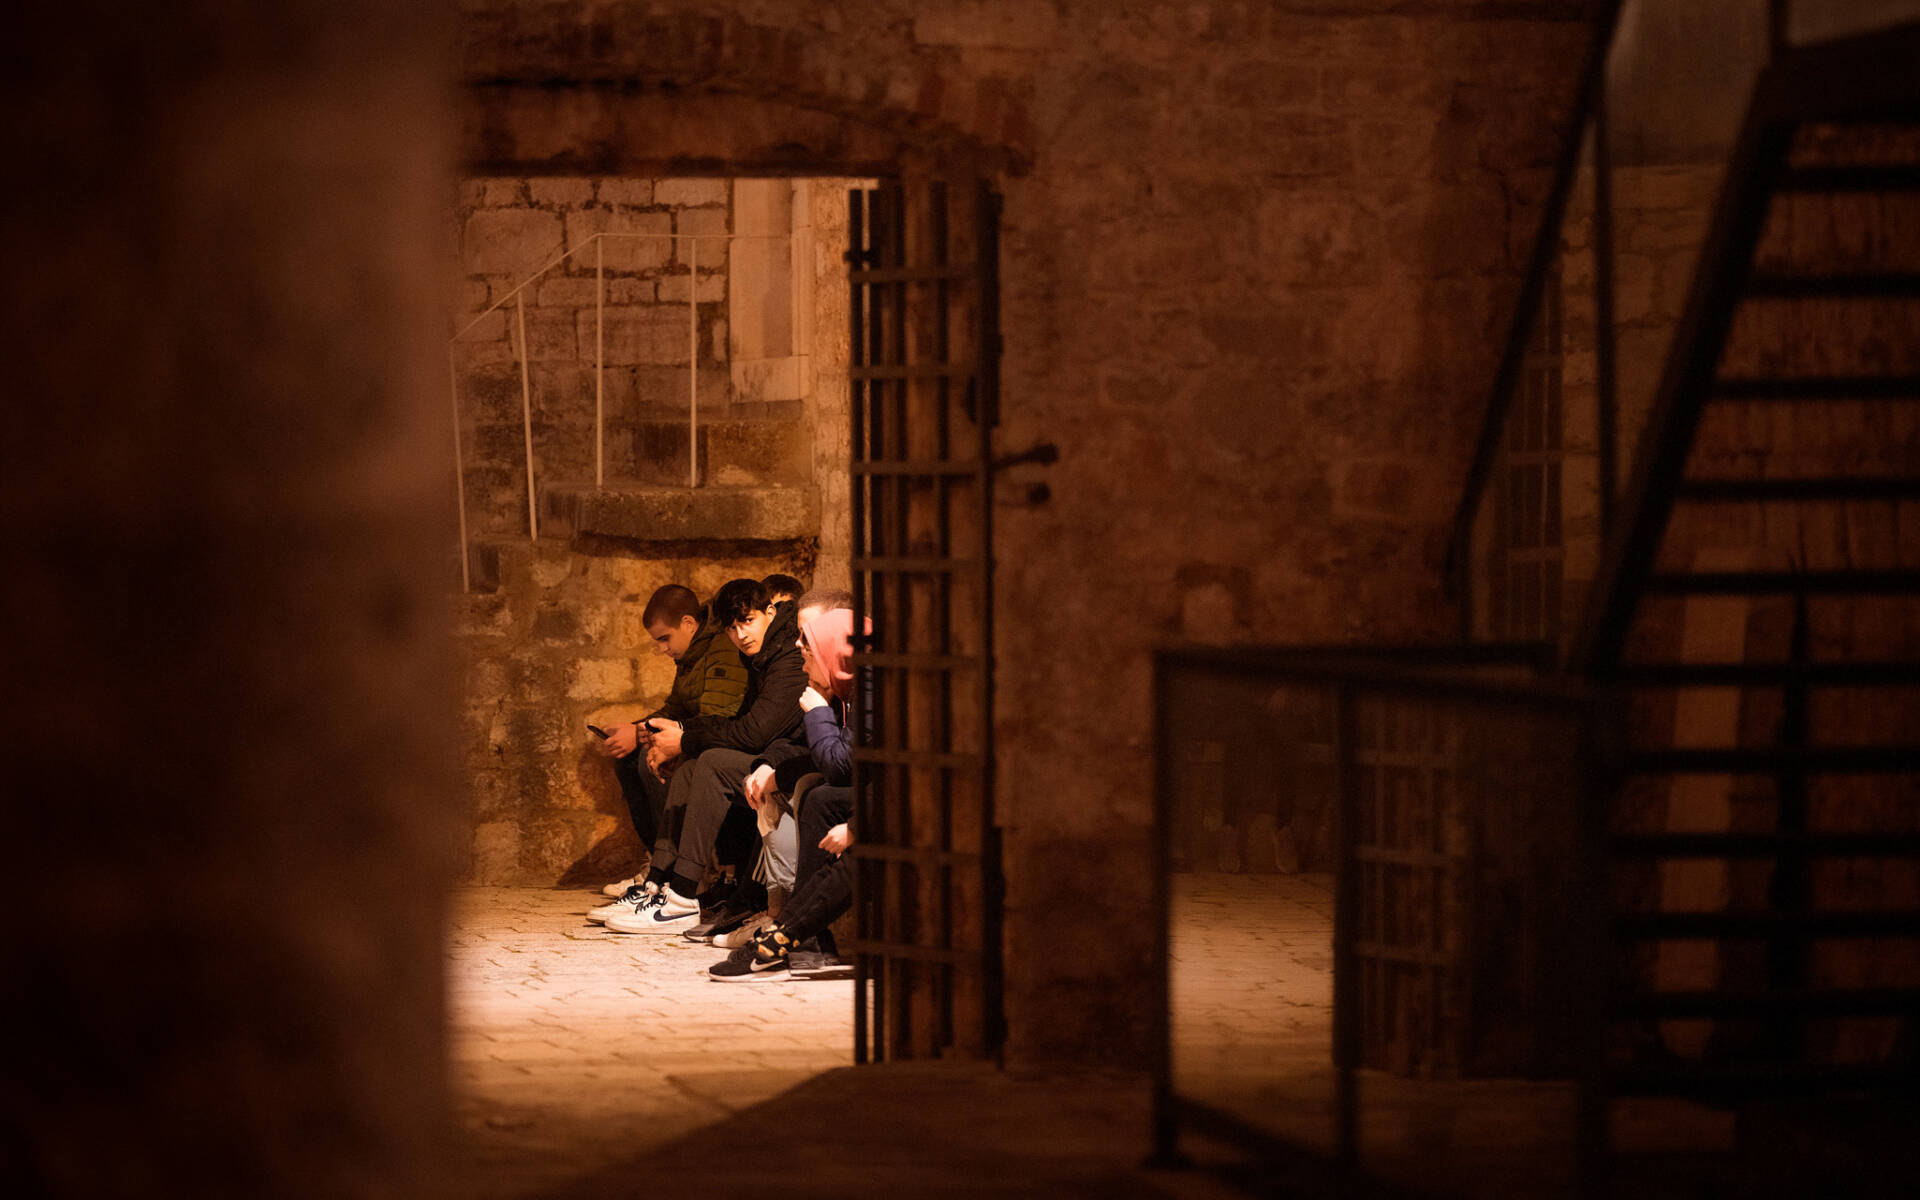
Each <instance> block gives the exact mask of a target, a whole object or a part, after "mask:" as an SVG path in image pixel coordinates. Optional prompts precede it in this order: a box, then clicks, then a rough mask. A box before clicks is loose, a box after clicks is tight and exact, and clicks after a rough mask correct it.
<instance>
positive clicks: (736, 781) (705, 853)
mask: <svg viewBox="0 0 1920 1200" xmlns="http://www.w3.org/2000/svg"><path fill="white" fill-rule="evenodd" d="M751 766H753V755H751V754H747V753H745V752H743V751H740V750H721V749H714V750H708V751H706V752H704V753H703V754H701V755H700V757H698V758H696V759H694V760H693V761H692V762H683V763H681V764H680V769H679V770H677V771H675V772H674V773H673V779H672V780H671V781H670V782H669V783H668V785H667V805H666V812H665V819H664V820H663V821H662V822H661V826H660V831H659V834H658V835H657V836H656V837H655V839H654V843H653V870H654V871H655V872H657V873H665V874H667V875H671V876H673V877H674V878H675V879H676V880H678V881H679V882H678V883H676V885H675V888H676V890H686V889H691V888H693V887H695V886H698V884H699V882H700V879H701V877H702V876H704V875H705V874H706V873H707V870H708V869H709V868H711V867H713V866H714V865H715V864H716V863H718V862H721V861H724V860H725V859H726V858H728V857H733V858H734V863H733V865H734V866H735V867H736V868H737V867H739V866H741V865H742V864H743V862H744V863H745V864H746V865H751V860H750V859H741V858H739V857H738V855H739V854H740V853H741V851H742V850H743V849H748V850H750V849H751V847H752V846H753V845H755V844H757V842H758V840H759V831H758V830H757V829H755V828H754V823H753V810H752V809H750V808H748V807H747V794H746V789H745V784H746V779H747V770H748V768H749V767H751ZM735 812H738V813H740V814H741V815H740V816H734V817H733V818H732V820H731V821H730V820H729V819H728V818H729V816H730V814H732V813H735ZM742 821H744V825H745V830H746V832H747V833H748V834H750V835H752V837H751V840H750V841H747V842H746V846H745V847H742V846H736V845H733V844H732V843H734V842H738V841H742V840H744V839H741V838H740V837H739V835H738V832H737V831H738V830H739V829H740V827H741V825H740V823H741V822H742ZM727 826H730V827H731V828H730V829H729V833H730V834H731V835H732V836H729V837H728V838H727V839H726V842H727V843H728V845H727V846H726V849H727V850H728V851H730V853H729V854H721V853H718V852H717V851H718V850H719V849H720V846H721V842H722V837H721V830H722V827H727ZM689 894H690V893H689Z"/></svg>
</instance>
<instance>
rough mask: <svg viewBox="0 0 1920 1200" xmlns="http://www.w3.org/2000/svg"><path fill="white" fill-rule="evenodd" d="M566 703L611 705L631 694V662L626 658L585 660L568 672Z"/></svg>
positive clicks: (632, 669)
mask: <svg viewBox="0 0 1920 1200" xmlns="http://www.w3.org/2000/svg"><path fill="white" fill-rule="evenodd" d="M567 674H568V678H569V682H568V684H567V698H568V699H569V700H596V701H602V702H606V701H613V700H618V699H621V698H623V697H626V696H630V695H632V694H633V682H634V677H635V675H634V662H633V660H632V659H630V658H588V659H582V660H581V661H579V662H576V663H574V664H573V665H572V666H571V667H570V668H569V669H568V672H567Z"/></svg>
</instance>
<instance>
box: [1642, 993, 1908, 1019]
mask: <svg viewBox="0 0 1920 1200" xmlns="http://www.w3.org/2000/svg"><path fill="white" fill-rule="evenodd" d="M1916 1010H1920V990H1914V989H1911V988H1781V989H1778V990H1773V991H1741V992H1732V991H1689V992H1642V993H1640V994H1638V995H1630V996H1616V997H1613V998H1612V999H1610V1000H1609V1001H1608V1002H1607V1012H1608V1013H1609V1014H1611V1015H1612V1016H1615V1017H1670V1018H1672V1017H1680V1018H1684V1017H1749V1016H1775V1015H1777V1016H1787V1017H1895V1016H1903V1015H1905V1014H1907V1013H1911V1012H1915V1011H1916Z"/></svg>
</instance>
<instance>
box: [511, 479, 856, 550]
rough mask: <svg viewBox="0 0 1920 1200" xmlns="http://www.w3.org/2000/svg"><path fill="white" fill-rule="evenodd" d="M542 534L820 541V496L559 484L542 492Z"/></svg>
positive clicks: (776, 490)
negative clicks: (810, 539) (816, 539)
mask: <svg viewBox="0 0 1920 1200" xmlns="http://www.w3.org/2000/svg"><path fill="white" fill-rule="evenodd" d="M540 531H541V533H542V534H543V535H548V536H553V537H572V536H577V535H582V534H585V535H591V536H598V537H617V538H633V539H637V540H640V541H649V542H678V541H713V540H718V541H736V540H748V541H792V540H797V539H801V538H811V537H818V536H819V535H820V494H819V492H818V491H817V490H816V489H814V488H807V487H800V488H788V487H717V486H716V487H700V488H685V487H649V486H638V485H623V486H613V487H605V488H596V487H594V486H593V485H592V484H590V483H587V484H554V485H551V486H549V487H544V488H542V489H541V519H540Z"/></svg>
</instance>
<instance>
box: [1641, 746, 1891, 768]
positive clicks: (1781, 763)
mask: <svg viewBox="0 0 1920 1200" xmlns="http://www.w3.org/2000/svg"><path fill="white" fill-rule="evenodd" d="M1624 765H1625V767H1626V769H1627V770H1628V771H1632V772H1636V773H1639V774H1648V775H1653V774H1658V775H1732V774H1738V773H1742V772H1750V773H1763V772H1774V771H1784V770H1792V771H1817V772H1833V773H1860V774H1879V773H1886V772H1902V771H1915V772H1920V746H1809V747H1804V748H1795V747H1787V746H1747V747H1724V748H1719V749H1703V750H1636V751H1632V752H1630V753H1628V754H1627V756H1626V761H1625V764H1624Z"/></svg>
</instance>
